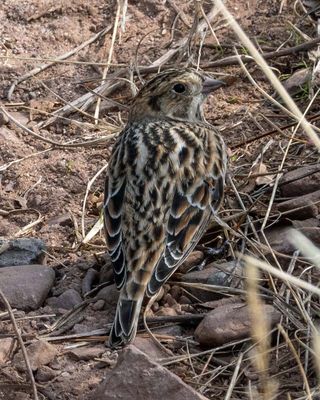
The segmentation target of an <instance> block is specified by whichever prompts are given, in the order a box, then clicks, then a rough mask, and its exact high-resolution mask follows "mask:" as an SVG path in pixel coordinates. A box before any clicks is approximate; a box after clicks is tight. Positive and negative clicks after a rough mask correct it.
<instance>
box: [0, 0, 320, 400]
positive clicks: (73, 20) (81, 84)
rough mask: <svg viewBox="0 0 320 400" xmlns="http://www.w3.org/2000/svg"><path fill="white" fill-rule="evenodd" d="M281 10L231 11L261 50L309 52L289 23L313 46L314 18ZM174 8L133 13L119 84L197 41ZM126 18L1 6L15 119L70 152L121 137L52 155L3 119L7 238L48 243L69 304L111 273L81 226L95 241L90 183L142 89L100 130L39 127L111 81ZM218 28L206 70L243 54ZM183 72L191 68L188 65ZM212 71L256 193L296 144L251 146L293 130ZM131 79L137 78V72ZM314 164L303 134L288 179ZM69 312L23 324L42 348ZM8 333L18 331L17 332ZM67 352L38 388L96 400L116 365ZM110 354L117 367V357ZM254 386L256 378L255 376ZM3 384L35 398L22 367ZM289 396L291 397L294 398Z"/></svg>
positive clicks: (90, 9)
mask: <svg viewBox="0 0 320 400" xmlns="http://www.w3.org/2000/svg"><path fill="white" fill-rule="evenodd" d="M279 3H281V2H278V1H277V2H276V1H271V0H268V1H262V0H249V1H244V0H230V1H228V6H230V11H231V12H232V13H233V14H234V15H235V17H236V18H237V20H238V22H239V23H240V24H241V26H242V27H243V28H244V29H245V30H246V32H247V33H248V35H249V36H250V37H251V38H254V39H255V40H256V43H258V44H259V45H260V46H261V49H262V51H270V49H274V50H275V49H277V48H278V47H279V46H282V45H283V44H284V43H285V46H286V47H289V46H295V45H297V44H299V43H300V41H301V37H300V36H299V35H298V34H297V33H296V31H294V30H293V28H291V27H290V25H289V21H290V22H292V23H293V24H297V26H299V29H300V30H302V31H303V32H304V33H306V34H309V35H310V36H311V37H313V36H314V27H313V25H312V23H311V22H310V21H309V19H303V20H302V19H301V18H299V17H298V16H296V15H295V13H294V11H293V4H291V2H284V3H285V6H284V7H283V10H282V12H280V9H279ZM170 4H171V3H170V2H168V1H167V2H165V1H160V0H159V1H151V0H149V1H148V0H143V1H132V2H129V4H128V9H127V12H126V18H125V21H124V22H125V23H124V29H123V30H119V35H118V37H117V39H116V41H115V45H114V52H113V56H112V64H111V66H110V70H109V72H108V76H109V75H112V74H113V73H114V72H116V71H118V70H119V69H121V68H123V67H130V66H131V70H132V71H133V70H134V65H145V66H147V65H150V64H151V63H152V62H153V61H154V60H156V59H158V58H159V57H161V56H162V55H164V54H166V52H167V51H168V48H171V47H173V44H174V43H176V42H177V41H179V40H180V39H181V38H183V37H185V36H186V35H187V34H188V32H189V28H190V26H191V25H192V21H193V17H192V16H193V14H194V11H193V3H191V2H186V1H181V0H176V1H175V4H176V5H177V7H178V8H179V9H181V10H182V11H183V12H184V14H185V16H186V19H187V21H188V24H189V28H188V27H187V26H186V24H184V22H183V21H182V19H181V18H178V19H177V22H176V25H175V30H174V31H173V44H171V43H170V42H171V40H172V38H171V36H172V31H171V27H172V24H173V22H174V21H175V18H176V15H177V12H176V11H175V10H174V8H173V7H172V6H171V5H170ZM203 7H204V10H205V12H207V11H208V10H209V9H210V7H211V5H210V2H205V3H204V5H203ZM116 8H117V5H116V2H115V1H106V2H101V1H98V0H90V1H89V0H71V1H63V0H55V1H50V0H28V1H27V0H2V2H1V6H0V57H1V58H0V100H1V103H2V104H3V105H5V107H6V110H8V112H10V114H12V116H13V117H14V118H16V119H17V120H18V121H19V122H20V123H22V124H23V125H25V126H27V127H29V128H30V129H33V130H34V131H35V132H38V133H39V134H41V136H43V137H45V138H46V139H49V140H52V141H55V142H59V143H81V142H86V141H89V140H93V139H97V138H100V137H104V136H106V135H111V137H110V139H108V140H105V141H104V142H102V143H99V144H98V145H90V146H86V145H82V146H79V147H76V148H64V147H58V146H51V145H50V144H48V143H45V142H44V141H42V140H39V139H37V138H36V137H34V136H32V135H30V134H28V133H27V132H26V131H25V130H23V129H21V128H19V127H18V126H17V125H16V124H14V123H13V122H8V121H6V119H5V118H4V117H3V120H2V121H1V118H0V237H4V238H14V237H21V236H27V237H37V238H40V239H42V240H43V241H44V242H45V243H46V246H47V257H46V260H45V262H46V263H47V265H49V266H51V267H52V268H54V270H55V272H56V282H55V286H54V288H53V289H52V292H51V293H50V296H58V295H59V294H61V293H63V292H65V290H67V289H70V288H73V289H76V290H77V291H79V292H81V284H82V281H83V278H84V277H85V275H86V273H87V270H88V269H89V268H90V267H93V268H95V269H97V270H100V269H101V266H102V265H103V264H104V257H103V255H104V250H105V248H104V238H103V233H100V234H98V235H97V236H95V237H94V238H93V239H92V240H91V241H90V242H89V243H88V244H86V245H84V244H82V245H81V240H82V239H83V231H82V218H83V224H84V233H85V234H87V233H88V232H89V231H90V229H91V228H92V226H93V225H94V223H95V222H96V221H97V219H98V217H99V213H100V209H101V202H102V193H103V181H104V172H102V173H101V174H99V175H98V177H97V179H95V181H94V182H93V184H92V186H91V187H89V189H90V190H89V195H88V200H87V203H86V207H85V211H84V214H83V211H82V207H83V202H84V197H85V193H86V190H87V189H88V184H89V182H90V181H91V180H92V179H93V177H94V176H95V175H96V174H97V173H98V172H99V171H100V169H101V168H102V167H103V166H104V165H106V163H107V162H108V159H109V155H110V149H111V147H112V143H113V140H114V138H113V136H114V133H115V132H119V131H120V130H121V129H122V127H123V126H124V124H125V121H126V116H127V109H128V107H129V106H130V99H131V98H132V90H133V89H132V88H130V86H129V85H126V86H125V87H124V88H123V89H121V90H117V91H115V92H113V93H112V94H111V95H110V98H111V99H112V100H113V101H114V102H116V103H110V102H108V100H106V99H102V107H101V110H102V111H101V113H100V119H99V122H98V123H95V120H94V117H93V115H94V107H92V108H89V109H88V110H86V113H81V112H79V110H78V111H76V112H74V113H72V114H69V115H67V116H66V117H65V118H64V119H59V120H58V121H56V122H55V123H53V124H50V125H49V126H47V127H44V128H42V129H39V125H38V124H40V123H45V122H46V121H47V120H48V119H49V118H50V117H51V116H52V113H53V112H54V111H56V110H58V109H59V108H61V107H63V106H64V105H66V104H68V103H69V102H71V101H73V100H75V99H77V98H79V97H80V96H82V95H84V94H86V93H88V92H90V91H92V90H93V89H94V88H96V87H97V86H99V84H100V82H101V76H102V72H103V66H102V65H101V64H99V63H103V62H105V61H106V59H107V57H108V51H109V49H110V46H111V43H112V29H113V24H114V22H115V15H116ZM300 11H301V10H300ZM216 23H217V25H216V26H217V29H216V30H215V33H216V35H217V37H218V39H219V41H220V45H221V47H220V48H219V47H215V48H214V45H215V44H216V42H215V39H214V38H213V36H212V35H211V33H210V31H209V30H208V32H207V34H206V38H205V41H204V45H203V47H202V49H201V60H200V66H201V65H202V64H207V63H209V62H210V61H214V60H218V59H221V58H224V57H226V56H228V55H233V54H234V51H233V49H232V46H233V45H234V44H237V43H238V40H237V39H236V38H235V36H234V34H233V33H232V32H231V29H230V28H229V27H228V26H226V24H224V23H223V22H222V19H221V17H217V20H216ZM109 26H110V30H109V32H108V33H107V34H106V35H105V36H103V37H101V38H99V39H97V40H96V41H94V42H93V43H92V44H90V45H87V46H85V47H84V48H83V49H82V50H80V51H79V52H76V53H75V55H73V56H72V57H70V58H68V59H67V60H65V62H57V63H54V64H53V65H52V66H51V67H50V68H47V69H46V70H44V71H43V72H41V73H40V74H35V75H34V76H32V77H30V78H28V79H26V80H24V81H23V82H21V83H19V84H17V86H16V88H15V90H14V91H13V94H12V96H11V98H10V101H9V100H8V93H9V89H10V86H11V85H12V83H13V82H15V81H16V80H17V79H19V78H20V77H21V76H23V75H24V74H26V73H27V72H29V71H31V70H32V69H33V68H35V67H38V66H39V65H42V64H44V63H48V62H50V61H52V60H54V59H56V58H57V57H58V56H60V55H62V54H64V53H66V52H68V51H70V50H71V49H74V48H75V47H77V46H79V45H80V44H81V43H83V42H85V41H87V40H88V39H90V38H91V37H92V36H94V35H95V34H96V33H98V32H99V31H101V30H102V29H104V28H106V27H109ZM197 43H199V41H197ZM238 48H239V51H240V52H241V53H243V52H244V50H243V49H241V47H239V46H238ZM198 52H199V46H196V45H194V46H193V47H192V54H193V61H194V62H197V57H198ZM178 58H179V57H176V58H174V59H173V60H171V63H172V62H173V63H178V62H179V60H178ZM182 61H186V57H185V56H184V57H183V59H182ZM95 63H98V64H95ZM302 63H308V64H310V61H309V59H308V55H307V53H306V52H302V53H298V54H294V55H289V56H287V57H283V58H279V59H277V58H275V59H274V60H273V61H271V62H270V64H271V65H272V66H273V67H274V68H275V71H276V73H277V74H278V75H279V76H280V77H281V78H283V77H285V76H288V75H290V74H292V73H293V72H294V71H295V70H297V69H299V68H300V67H301V65H302ZM129 69H130V68H129ZM129 69H128V71H129ZM249 70H250V72H251V73H252V75H253V77H254V78H255V79H256V80H257V81H258V82H259V85H260V86H261V87H262V88H264V89H265V90H266V91H267V92H268V93H270V94H272V92H273V91H272V88H271V87H270V85H269V83H268V81H267V79H266V78H265V77H264V76H263V74H262V72H261V71H260V70H259V68H258V67H257V66H254V65H253V64H252V65H250V67H249ZM206 71H207V72H210V73H214V74H215V75H216V76H219V77H221V78H222V79H226V81H227V82H229V84H228V86H226V87H225V88H224V89H223V90H219V91H218V92H217V93H216V94H215V95H214V96H212V97H210V98H209V99H208V102H207V105H206V107H205V113H206V118H207V120H208V121H209V122H210V123H212V124H213V125H214V126H216V128H217V129H219V130H220V131H221V133H222V134H223V136H224V138H225V141H226V144H227V145H228V147H229V149H230V150H229V154H230V173H231V175H233V176H234V179H235V180H236V184H237V186H238V187H239V188H244V187H245V185H246V184H247V182H246V180H245V178H244V177H245V176H246V175H248V173H249V172H250V169H251V167H252V163H253V162H254V160H256V158H257V157H258V156H259V154H261V150H262V149H263V146H264V145H266V143H267V142H268V141H269V140H270V139H271V138H272V139H273V142H272V143H271V144H270V147H269V149H268V150H267V151H266V152H265V153H264V155H263V159H264V162H265V164H266V165H267V169H268V171H276V170H277V168H278V167H279V165H280V163H281V160H282V157H283V151H282V150H283V148H284V147H285V145H286V143H288V135H287V137H285V136H283V135H279V134H273V135H272V136H270V137H268V136H267V137H265V138H263V139H261V140H256V141H254V142H253V143H251V144H250V145H241V143H242V142H243V141H246V140H248V139H249V138H252V137H257V136H259V135H261V134H262V133H263V132H267V131H272V130H273V129H274V124H277V125H278V126H283V125H285V124H286V123H288V122H290V119H289V118H288V117H287V116H286V115H285V114H283V113H281V112H279V110H278V109H276V108H275V107H274V106H272V105H271V104H270V103H269V102H267V101H266V100H265V99H264V98H263V97H262V95H261V94H260V93H259V92H258V91H257V90H256V89H255V88H254V87H253V86H252V84H251V83H250V82H249V81H248V79H247V78H246V76H245V74H244V73H243V72H242V71H241V68H240V67H239V66H227V67H221V68H206ZM148 76H149V77H150V76H151V74H148V75H145V74H142V76H141V77H137V76H136V74H135V75H134V83H135V84H136V86H137V87H138V88H139V87H141V80H142V79H146V78H148ZM126 78H130V74H129V73H128V74H127V76H126ZM297 102H298V104H299V105H300V107H301V108H302V110H303V108H304V107H305V105H306V101H305V99H304V98H303V97H298V98H297ZM1 103H0V104H1ZM119 103H120V104H119ZM317 111H319V104H317V103H316V102H315V103H314V104H313V106H312V112H314V113H315V112H317ZM112 135H113V136H112ZM239 145H240V146H239ZM237 146H239V147H238V148H237ZM313 160H316V157H315V155H314V147H313V146H312V145H311V143H310V141H308V140H307V139H306V137H305V136H304V135H303V133H302V132H300V131H299V132H298V136H297V139H296V141H295V143H294V144H293V145H292V146H291V148H290V163H288V165H286V168H287V169H293V168H295V167H296V166H301V165H303V164H305V163H311V162H312V161H313ZM237 176H238V177H237ZM239 190H240V189H239ZM226 196H227V199H228V196H229V200H227V202H228V206H229V208H232V207H231V205H232V201H233V200H232V199H233V194H232V189H231V188H228V189H227V193H226ZM226 207H227V206H226ZM260 207H261V210H260V211H259V212H261V213H263V212H265V208H264V207H263V205H261V204H260ZM257 209H259V205H257ZM257 212H258V211H257ZM161 306H163V304H162V303H160V307H161ZM96 308H97V307H96ZM64 312H65V311H64V310H62V311H61V313H59V310H58V312H57V310H52V308H50V307H49V306H48V305H44V307H42V308H41V309H39V310H37V311H33V312H26V313H25V314H24V316H27V317H29V318H30V319H26V320H22V321H21V322H20V323H19V325H20V328H21V329H22V331H23V333H24V334H26V335H27V336H28V337H29V340H31V338H35V337H36V336H37V335H38V334H39V333H41V332H43V331H44V330H45V328H46V327H47V326H48V324H51V323H53V322H54V321H56V319H57V316H60V315H61V314H62V313H64ZM52 313H54V314H56V316H54V317H52V316H50V317H43V318H38V316H39V315H46V314H52ZM112 318H113V311H110V312H109V311H107V312H106V311H105V310H98V309H95V308H94V307H93V305H92V304H91V305H89V306H88V307H87V308H86V309H85V310H84V311H83V313H82V316H81V319H79V320H78V321H77V324H75V325H74V326H73V327H70V329H69V330H67V331H65V332H61V333H60V334H64V335H66V334H71V333H79V332H83V331H87V332H90V331H93V330H94V329H99V328H105V327H106V325H107V324H108V323H110V322H112ZM5 331H6V332H10V331H11V332H12V328H11V326H10V324H9V322H8V323H7V325H6V327H5ZM186 332H187V330H186ZM99 341H100V342H103V341H104V338H103V337H101V338H99V339H98V340H97V343H99ZM67 345H68V342H67V341H65V343H61V342H60V343H59V344H57V346H58V348H59V350H60V351H61V353H60V356H59V357H58V358H57V360H56V361H55V362H54V363H53V364H52V365H51V368H52V369H54V370H57V371H59V373H58V375H57V376H56V377H55V378H53V379H52V380H49V381H48V382H46V383H44V384H40V385H39V392H40V393H41V394H42V397H41V398H46V399H61V400H62V399H65V400H67V399H68V400H73V399H79V398H86V396H87V394H88V393H90V392H91V390H92V389H93V388H94V387H95V386H96V385H97V384H98V383H99V382H100V381H101V379H102V378H103V376H104V373H105V369H106V368H109V366H108V365H107V364H106V363H105V364H103V363H101V362H99V361H96V360H90V361H89V362H85V361H81V360H80V361H79V360H74V359H73V358H72V357H70V356H69V355H68V354H67V348H66V347H65V346H67ZM107 355H108V357H109V356H110V357H111V358H112V357H113V358H115V357H116V355H115V354H114V353H113V352H109V353H108V354H107ZM170 368H171V370H172V371H173V372H175V373H177V374H178V375H179V376H181V377H182V378H183V379H184V380H185V381H186V382H187V383H188V384H191V385H193V386H194V388H196V389H197V387H198V384H197V382H195V381H194V379H192V377H191V376H190V373H189V372H188V368H189V367H188V366H186V365H184V364H183V365H176V366H173V367H170ZM200 372H201V371H199V373H200ZM274 373H275V374H276V373H280V372H279V371H274ZM249 375H250V374H249V371H248V373H247V377H248V376H249ZM282 375H283V378H281V379H284V381H286V379H287V378H286V377H287V375H285V373H283V374H282ZM8 377H10V378H8ZM247 377H246V376H242V378H241V379H242V383H243V385H244V386H243V388H244V389H243V390H244V392H243V393H240V392H237V393H236V394H235V397H234V398H235V399H236V398H237V399H238V398H239V399H240V398H246V397H245V396H246V395H245V387H246V384H247V382H248V380H247ZM206 379H208V378H206ZM228 379H229V378H228ZM249 379H250V378H249ZM290 379H292V377H291V378H290ZM1 380H2V381H4V382H6V385H7V386H6V389H3V388H2V387H1V383H0V399H6V400H9V399H20V398H21V399H28V398H32V396H31V394H27V393H26V391H25V390H23V389H21V387H22V386H21V387H20V386H19V385H20V384H22V383H23V382H25V380H26V376H25V375H24V374H23V373H21V372H19V371H17V370H16V369H15V367H14V365H6V366H1V367H0V382H1ZM201 383H203V381H201ZM216 383H217V384H216V386H215V387H214V381H213V382H211V383H210V385H211V386H210V385H209V387H208V390H207V391H206V392H205V395H206V396H207V397H208V398H212V399H218V398H224V396H225V388H224V386H223V379H222V378H219V379H217V381H216ZM219 387H220V389H219ZM301 390H302V386H301ZM289 391H290V385H289V388H287V389H285V385H284V390H283V393H287V392H289ZM28 396H29V397H28ZM284 396H285V397H283V398H288V397H287V394H286V395H284ZM279 398H281V397H279Z"/></svg>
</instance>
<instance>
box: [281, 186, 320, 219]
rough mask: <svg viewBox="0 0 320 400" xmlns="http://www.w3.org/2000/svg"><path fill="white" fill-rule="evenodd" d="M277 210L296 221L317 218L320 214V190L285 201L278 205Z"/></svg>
mask: <svg viewBox="0 0 320 400" xmlns="http://www.w3.org/2000/svg"><path fill="white" fill-rule="evenodd" d="M277 209H278V210H279V211H280V212H286V217H290V218H294V219H300V220H302V219H307V218H313V217H316V216H317V215H318V214H319V213H320V190H317V191H315V192H312V193H308V194H305V195H303V196H301V195H299V196H298V197H294V198H293V199H290V200H287V201H284V202H282V203H280V204H278V206H277Z"/></svg>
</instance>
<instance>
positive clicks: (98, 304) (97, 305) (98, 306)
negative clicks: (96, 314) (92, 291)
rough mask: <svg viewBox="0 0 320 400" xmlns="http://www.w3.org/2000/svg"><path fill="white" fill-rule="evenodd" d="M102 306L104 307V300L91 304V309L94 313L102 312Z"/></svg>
mask: <svg viewBox="0 0 320 400" xmlns="http://www.w3.org/2000/svg"><path fill="white" fill-rule="evenodd" d="M104 305H105V301H104V300H98V301H96V302H95V303H94V304H92V308H93V309H94V310H95V311H100V310H103V308H104Z"/></svg>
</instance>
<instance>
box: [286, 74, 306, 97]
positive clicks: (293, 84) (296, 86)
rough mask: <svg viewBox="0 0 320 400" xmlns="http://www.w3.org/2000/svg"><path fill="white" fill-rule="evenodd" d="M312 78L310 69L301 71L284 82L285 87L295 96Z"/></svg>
mask: <svg viewBox="0 0 320 400" xmlns="http://www.w3.org/2000/svg"><path fill="white" fill-rule="evenodd" d="M311 76H312V74H311V71H310V69H309V68H302V69H299V70H297V71H295V72H294V73H293V74H292V75H291V76H290V77H289V78H288V79H286V80H285V81H284V82H283V86H284V87H285V88H286V89H287V91H288V93H290V94H291V96H294V95H296V94H298V93H300V92H301V91H302V90H303V89H304V86H305V85H306V84H308V82H309V81H310V79H311Z"/></svg>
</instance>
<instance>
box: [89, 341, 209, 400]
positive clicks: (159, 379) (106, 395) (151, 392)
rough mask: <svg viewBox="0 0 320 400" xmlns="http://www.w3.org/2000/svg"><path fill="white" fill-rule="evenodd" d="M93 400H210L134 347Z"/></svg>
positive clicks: (106, 377)
mask: <svg viewBox="0 0 320 400" xmlns="http://www.w3.org/2000/svg"><path fill="white" fill-rule="evenodd" d="M89 399H91V400H125V399H130V400H142V399H143V400H163V399H170V400H207V398H206V397H204V396H202V395H200V394H199V393H197V392H196V391H195V390H194V389H193V388H192V387H190V386H188V385H187V384H186V383H184V382H183V381H182V380H181V379H180V378H179V377H178V376H176V375H175V374H173V373H172V372H171V371H169V370H168V369H166V368H165V367H163V366H161V365H160V364H157V363H156V362H154V361H152V360H151V359H150V358H149V357H148V356H147V355H145V354H144V353H143V352H142V351H140V350H139V349H137V348H136V347H135V346H133V345H129V346H127V347H126V348H125V349H124V350H122V351H121V353H120V355H119V359H118V362H117V364H116V366H115V367H114V368H113V369H112V370H111V371H108V372H107V373H106V376H105V379H104V380H103V381H102V382H101V383H100V384H99V385H98V387H97V388H96V389H95V390H94V391H93V393H92V394H91V395H90V396H89Z"/></svg>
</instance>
